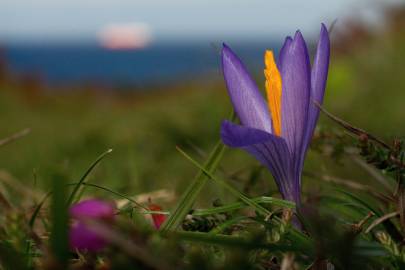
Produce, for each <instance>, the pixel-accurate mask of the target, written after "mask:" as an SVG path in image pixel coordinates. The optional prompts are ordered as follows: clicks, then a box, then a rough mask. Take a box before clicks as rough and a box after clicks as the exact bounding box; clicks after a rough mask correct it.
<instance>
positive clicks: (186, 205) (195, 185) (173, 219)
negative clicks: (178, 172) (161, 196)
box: [161, 141, 225, 232]
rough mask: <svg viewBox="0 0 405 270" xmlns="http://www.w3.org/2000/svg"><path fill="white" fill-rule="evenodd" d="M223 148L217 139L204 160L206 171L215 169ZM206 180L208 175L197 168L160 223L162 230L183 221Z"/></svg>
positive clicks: (171, 228)
mask: <svg viewBox="0 0 405 270" xmlns="http://www.w3.org/2000/svg"><path fill="white" fill-rule="evenodd" d="M224 150H225V146H224V145H223V144H222V142H221V141H218V142H217V144H216V145H215V148H214V149H213V151H212V152H211V153H210V155H209V157H208V160H207V161H206V162H205V168H206V170H207V171H209V172H211V173H213V172H214V171H215V170H216V169H217V167H218V165H219V161H220V160H221V159H222V156H223V153H224ZM207 180H208V177H207V176H206V174H204V173H203V171H202V170H199V172H198V173H197V175H196V176H195V178H194V180H193V182H192V183H191V185H189V186H188V188H187V190H186V191H185V192H184V193H183V195H182V196H181V198H180V200H179V202H178V203H177V205H176V207H175V209H174V211H172V214H171V215H170V216H169V218H168V219H167V220H166V222H165V223H164V224H163V225H162V228H161V231H162V232H167V231H169V230H173V229H175V228H177V227H178V226H179V224H180V223H181V222H182V221H183V219H184V217H185V216H186V215H187V214H188V212H189V211H190V209H191V208H192V207H193V204H194V202H195V200H196V199H197V196H198V194H199V193H200V191H201V190H202V188H203V187H204V185H205V183H206V182H207Z"/></svg>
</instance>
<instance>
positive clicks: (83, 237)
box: [69, 199, 116, 252]
mask: <svg viewBox="0 0 405 270" xmlns="http://www.w3.org/2000/svg"><path fill="white" fill-rule="evenodd" d="M115 210H116V207H115V205H114V204H113V203H112V202H106V201H102V200H97V199H90V200H85V201H81V202H79V203H77V204H74V205H72V206H71V207H70V209H69V214H70V217H71V219H72V221H73V223H72V225H71V227H70V231H69V241H70V247H71V249H72V250H76V249H78V250H87V251H91V252H97V251H100V250H101V249H103V248H104V247H105V246H106V245H107V241H106V240H105V239H104V238H103V237H102V236H100V235H99V234H97V233H96V232H94V231H93V230H92V228H91V225H88V224H86V220H96V221H97V220H99V221H107V222H112V221H113V220H114V216H115Z"/></svg>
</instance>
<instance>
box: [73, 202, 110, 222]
mask: <svg viewBox="0 0 405 270" xmlns="http://www.w3.org/2000/svg"><path fill="white" fill-rule="evenodd" d="M69 213H70V216H71V217H72V218H80V217H85V218H112V217H114V213H115V206H114V204H113V203H111V202H106V201H102V200H97V199H90V200H84V201H81V202H79V203H76V204H74V205H72V207H70V209H69Z"/></svg>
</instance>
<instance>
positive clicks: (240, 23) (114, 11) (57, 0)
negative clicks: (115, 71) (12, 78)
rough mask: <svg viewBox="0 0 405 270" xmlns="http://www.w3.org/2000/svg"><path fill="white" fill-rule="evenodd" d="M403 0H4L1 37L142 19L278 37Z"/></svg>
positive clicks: (206, 35) (165, 29)
mask: <svg viewBox="0 0 405 270" xmlns="http://www.w3.org/2000/svg"><path fill="white" fill-rule="evenodd" d="M396 2H401V1H399V0H386V1H383V0H381V1H377V0H374V1H373V0H279V1H272V0H203V1H201V0H199V1H194V0H0V41H3V42H14V41H26V40H32V41H43V40H94V39H95V38H96V36H97V33H98V32H99V31H100V29H102V28H103V27H105V26H107V25H109V24H111V23H131V22H141V23H144V24H147V25H148V26H149V28H150V29H151V32H152V35H153V38H154V39H155V40H164V39H166V40H187V39H188V40H199V39H210V38H228V39H229V38H235V39H238V38H239V39H240V38H242V39H243V38H245V39H247V38H258V39H260V38H263V37H266V38H268V37H269V36H270V35H273V36H274V37H275V38H278V37H279V36H284V35H285V34H293V32H294V31H295V30H296V29H297V28H299V29H301V30H302V31H303V32H304V34H307V35H314V34H316V33H317V32H318V30H319V23H320V22H325V23H327V24H329V23H331V22H332V21H333V20H334V19H339V20H341V19H343V18H346V17H347V16H350V15H351V16H363V17H364V18H367V19H368V20H370V21H373V20H374V21H375V20H376V17H375V12H374V11H375V10H376V9H378V8H379V7H381V5H382V4H383V3H396Z"/></svg>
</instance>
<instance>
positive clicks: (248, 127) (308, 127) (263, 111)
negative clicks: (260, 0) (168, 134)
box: [221, 24, 330, 205]
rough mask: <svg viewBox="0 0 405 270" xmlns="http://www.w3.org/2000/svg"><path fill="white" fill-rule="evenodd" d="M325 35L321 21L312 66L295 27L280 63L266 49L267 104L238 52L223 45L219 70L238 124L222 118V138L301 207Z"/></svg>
mask: <svg viewBox="0 0 405 270" xmlns="http://www.w3.org/2000/svg"><path fill="white" fill-rule="evenodd" d="M329 52H330V42H329V34H328V31H327V29H326V27H325V25H323V24H322V27H321V33H320V38H319V41H318V45H317V51H316V55H315V58H314V61H313V64H312V69H311V65H310V61H309V56H308V49H307V46H306V44H305V41H304V38H303V37H302V35H301V33H300V32H299V31H297V32H296V34H295V36H294V38H291V37H287V38H286V40H285V42H284V45H283V47H282V48H281V50H280V54H279V57H278V62H277V63H275V61H274V57H273V53H272V52H271V51H266V54H265V63H266V69H265V70H264V73H265V76H266V92H267V99H268V102H266V101H265V100H264V98H263V96H262V95H261V94H260V91H259V89H258V88H257V86H256V84H255V83H254V82H253V80H252V78H251V77H250V75H249V73H248V72H247V70H246V68H245V66H244V65H243V63H242V62H241V60H240V59H239V58H238V57H237V56H236V54H235V53H234V52H233V51H232V50H231V49H230V48H229V47H228V46H226V45H225V44H224V46H223V49H222V69H223V74H224V78H225V82H226V85H227V88H228V92H229V96H230V98H231V101H232V104H233V107H234V109H235V112H236V114H237V115H238V117H239V119H240V122H241V125H236V124H233V123H231V122H229V121H224V122H223V123H222V127H221V137H222V140H223V142H224V143H225V144H226V145H228V146H230V147H238V148H242V149H244V150H246V151H247V152H248V153H250V154H251V155H253V156H254V157H255V158H256V159H258V160H259V161H260V162H261V163H262V164H263V165H264V166H266V167H267V168H268V169H269V170H270V172H271V173H272V175H273V176H274V179H275V181H276V183H277V186H278V188H279V190H280V193H281V194H282V197H283V198H284V199H286V200H290V201H294V202H295V203H297V205H299V203H300V193H301V173H302V168H303V164H304V158H305V155H306V152H307V150H308V146H309V143H310V140H311V138H312V135H313V132H314V129H315V126H316V122H317V120H318V116H319V109H318V108H317V107H316V106H315V105H314V102H313V101H316V102H318V103H320V104H322V101H323V96H324V92H325V86H326V79H327V74H328V66H329Z"/></svg>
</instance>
